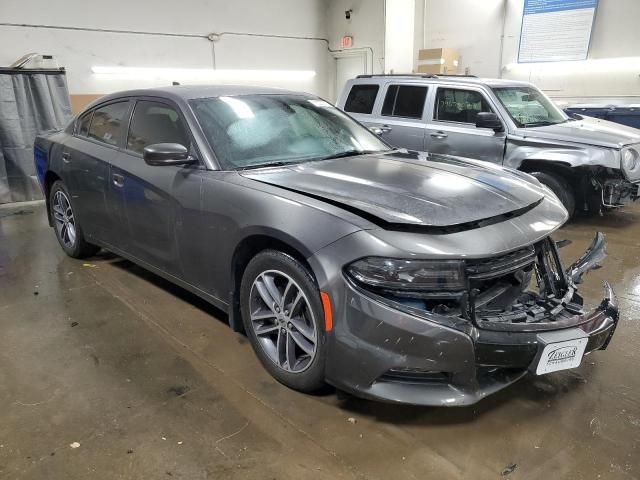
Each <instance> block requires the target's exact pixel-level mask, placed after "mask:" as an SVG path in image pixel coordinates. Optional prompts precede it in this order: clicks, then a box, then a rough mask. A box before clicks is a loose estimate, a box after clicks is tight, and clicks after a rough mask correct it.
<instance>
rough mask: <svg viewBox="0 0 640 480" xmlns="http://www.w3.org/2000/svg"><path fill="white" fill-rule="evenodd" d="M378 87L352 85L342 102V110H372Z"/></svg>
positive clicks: (368, 111) (354, 111) (361, 111)
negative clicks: (344, 101)
mask: <svg viewBox="0 0 640 480" xmlns="http://www.w3.org/2000/svg"><path fill="white" fill-rule="evenodd" d="M379 89H380V87H378V85H354V86H353V87H352V88H351V91H350V92H349V96H348V97H347V101H346V103H345V104H344V111H345V112H353V113H371V112H373V104H374V103H376V96H377V95H378V90H379Z"/></svg>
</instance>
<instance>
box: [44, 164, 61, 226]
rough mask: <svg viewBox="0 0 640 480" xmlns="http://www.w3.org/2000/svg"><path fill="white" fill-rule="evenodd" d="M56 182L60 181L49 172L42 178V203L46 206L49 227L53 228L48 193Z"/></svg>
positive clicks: (53, 173) (55, 175)
mask: <svg viewBox="0 0 640 480" xmlns="http://www.w3.org/2000/svg"><path fill="white" fill-rule="evenodd" d="M56 180H60V177H59V176H58V175H57V174H56V173H55V172H52V171H51V170H49V171H48V172H47V173H46V174H45V176H44V201H45V204H46V206H47V218H48V219H49V226H50V227H53V222H52V221H51V215H50V213H49V212H50V209H49V207H50V205H49V192H50V191H51V186H52V185H53V184H54V182H55V181H56Z"/></svg>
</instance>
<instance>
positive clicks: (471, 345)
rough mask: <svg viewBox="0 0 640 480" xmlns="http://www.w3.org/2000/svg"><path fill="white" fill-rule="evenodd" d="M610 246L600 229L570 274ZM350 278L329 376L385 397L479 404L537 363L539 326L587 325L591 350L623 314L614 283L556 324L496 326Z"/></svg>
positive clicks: (574, 276) (601, 345) (605, 340)
mask: <svg viewBox="0 0 640 480" xmlns="http://www.w3.org/2000/svg"><path fill="white" fill-rule="evenodd" d="M604 248H605V247H604V241H603V237H602V236H601V235H597V236H596V238H595V239H594V242H593V243H592V245H591V247H590V249H589V250H588V251H587V252H586V253H585V255H583V257H581V259H580V260H578V262H576V263H575V264H574V265H572V266H571V267H569V269H568V272H567V275H568V276H569V277H570V279H571V280H577V281H578V282H579V281H580V278H581V275H582V274H583V273H585V272H587V271H589V270H590V269H591V268H593V266H594V265H595V264H596V263H597V260H599V259H601V257H602V252H603V251H604ZM343 281H344V288H345V292H346V294H345V295H344V296H342V298H343V299H344V304H343V305H341V306H337V307H338V308H336V311H340V312H343V313H342V318H340V320H339V321H336V322H334V325H335V326H334V331H333V332H331V335H330V338H329V344H328V347H329V352H328V361H327V381H328V382H329V383H332V384H333V385H335V386H336V387H338V388H341V389H343V390H346V391H350V392H352V393H354V394H356V395H357V396H361V397H365V398H370V399H374V400H378V401H386V402H397V403H409V404H416V405H433V406H464V405H471V404H474V403H476V402H478V401H479V400H481V399H482V398H484V397H486V396H487V395H490V394H492V393H495V392H497V391H499V390H501V389H503V388H505V387H507V386H508V385H510V384H512V383H514V382H515V381H517V380H519V379H520V378H522V377H523V376H525V375H526V374H527V373H528V371H529V370H530V369H532V368H533V369H534V370H535V365H534V363H535V361H536V359H537V357H538V354H539V351H540V349H541V348H543V347H544V345H542V344H541V343H540V342H539V340H538V336H537V335H538V333H539V332H540V331H542V330H546V331H554V330H563V329H568V328H580V329H581V330H582V331H583V332H584V333H585V334H586V335H587V336H588V342H587V347H586V350H585V354H588V353H590V352H593V351H595V350H604V349H605V348H606V347H607V346H608V344H609V342H610V341H611V338H612V336H613V334H614V332H615V329H616V326H617V324H618V320H619V315H618V305H617V300H616V297H615V293H614V291H613V289H612V288H611V286H610V285H609V284H608V283H605V285H604V298H603V300H602V302H601V303H600V305H599V306H598V307H596V308H594V309H593V310H591V311H589V312H586V313H583V314H576V315H573V316H572V318H571V319H565V320H563V321H562V322H559V324H557V325H555V324H553V323H552V322H548V323H546V328H544V329H542V328H531V329H513V330H511V329H509V330H501V329H495V330H489V329H484V328H478V326H477V325H474V324H473V323H471V322H464V321H463V322H461V323H460V324H457V325H451V320H450V318H447V321H445V319H444V318H443V319H438V318H437V316H434V315H433V314H430V315H425V316H422V315H415V314H411V313H410V312H406V311H401V310H399V309H397V308H393V306H392V305H389V304H388V303H387V302H385V301H384V299H381V298H375V296H373V295H372V294H371V292H368V291H365V290H363V289H361V288H360V287H358V286H356V285H355V284H353V283H351V282H350V281H349V280H347V279H346V278H344V279H343ZM576 283H577V282H576ZM532 325H535V324H532ZM540 326H541V325H537V327H540Z"/></svg>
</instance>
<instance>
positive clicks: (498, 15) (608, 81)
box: [416, 0, 640, 103]
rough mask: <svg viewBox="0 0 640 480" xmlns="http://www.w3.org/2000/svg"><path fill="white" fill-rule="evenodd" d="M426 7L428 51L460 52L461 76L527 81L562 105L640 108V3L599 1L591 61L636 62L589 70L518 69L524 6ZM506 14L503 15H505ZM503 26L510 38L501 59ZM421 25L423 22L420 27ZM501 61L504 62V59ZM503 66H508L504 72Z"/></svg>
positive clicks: (498, 2)
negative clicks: (607, 104) (639, 105)
mask: <svg viewBox="0 0 640 480" xmlns="http://www.w3.org/2000/svg"><path fill="white" fill-rule="evenodd" d="M420 1H422V2H423V4H424V45H425V48H435V47H452V48H457V49H458V50H459V51H460V55H461V57H460V73H465V69H468V70H469V73H471V74H474V75H479V76H487V77H498V76H500V75H502V76H503V77H505V78H512V79H518V80H527V81H531V82H533V83H535V84H537V85H538V86H539V87H540V88H542V89H543V90H545V91H546V92H547V93H548V94H549V95H551V96H552V97H554V98H555V99H556V101H558V102H566V103H575V102H589V103H596V102H614V101H615V102H621V103H622V102H624V103H640V77H639V74H640V29H639V28H638V24H639V23H640V1H639V0H599V5H598V12H597V15H596V20H595V25H594V29H593V35H592V40H591V49H590V52H589V57H590V58H591V59H609V58H620V57H636V58H637V59H636V60H634V61H627V62H624V63H622V65H620V64H619V62H617V63H618V65H616V62H608V63H607V62H605V63H604V64H603V63H597V62H596V63H594V62H589V63H587V64H586V65H585V64H580V63H575V64H572V65H569V66H568V65H559V64H557V63H549V64H546V65H540V64H536V65H534V66H533V67H532V66H528V65H522V64H521V65H515V64H517V57H518V45H519V41H520V25H521V19H522V9H523V5H524V1H523V0H482V1H478V0H418V2H420ZM503 12H504V14H503ZM503 20H504V27H505V30H504V31H505V38H504V44H503V52H502V55H500V49H501V45H500V43H501V42H500V37H501V33H502V26H503ZM416 24H418V22H416ZM500 57H502V58H500ZM501 66H508V67H507V69H501Z"/></svg>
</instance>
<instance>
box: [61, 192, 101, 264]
mask: <svg viewBox="0 0 640 480" xmlns="http://www.w3.org/2000/svg"><path fill="white" fill-rule="evenodd" d="M49 205H50V206H51V207H50V208H51V212H50V214H51V217H52V220H53V227H54V230H55V232H56V238H57V239H58V242H59V243H60V246H61V247H62V249H63V250H64V251H65V253H66V254H67V255H69V256H70V257H73V258H85V257H90V256H92V255H95V254H96V253H97V252H98V250H100V248H99V247H97V246H96V245H92V244H91V243H88V242H87V241H85V239H84V234H83V232H82V227H81V226H80V224H79V223H78V219H77V218H76V216H75V213H74V211H73V207H72V205H71V195H69V192H68V191H67V189H66V187H65V186H64V183H62V182H61V181H60V180H58V181H56V182H55V183H54V184H53V186H52V187H51V191H50V192H49Z"/></svg>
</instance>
